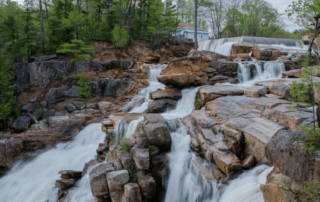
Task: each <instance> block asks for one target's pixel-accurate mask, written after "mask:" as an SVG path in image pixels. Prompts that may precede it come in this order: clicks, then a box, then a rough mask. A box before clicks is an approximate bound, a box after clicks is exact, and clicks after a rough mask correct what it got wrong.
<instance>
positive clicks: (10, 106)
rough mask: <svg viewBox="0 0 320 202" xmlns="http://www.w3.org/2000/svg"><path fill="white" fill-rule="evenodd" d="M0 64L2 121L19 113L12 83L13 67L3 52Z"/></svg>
mask: <svg viewBox="0 0 320 202" xmlns="http://www.w3.org/2000/svg"><path fill="white" fill-rule="evenodd" d="M0 66H1V71H0V89H1V92H0V121H1V122H3V121H5V120H7V119H9V118H13V117H14V116H16V115H17V104H16V102H15V97H14V89H15V85H12V84H11V83H10V81H11V80H12V79H13V78H14V76H12V74H11V73H12V69H13V68H12V65H10V64H9V63H8V61H6V60H5V58H4V55H3V54H1V55H0ZM1 126H2V125H1Z"/></svg>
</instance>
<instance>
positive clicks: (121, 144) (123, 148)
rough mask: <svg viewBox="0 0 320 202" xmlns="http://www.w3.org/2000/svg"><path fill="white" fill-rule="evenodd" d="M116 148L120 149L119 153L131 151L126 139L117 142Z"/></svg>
mask: <svg viewBox="0 0 320 202" xmlns="http://www.w3.org/2000/svg"><path fill="white" fill-rule="evenodd" d="M117 146H119V147H121V150H120V153H123V152H126V151H127V152H129V151H130V149H131V145H130V142H129V140H128V138H125V137H123V138H122V139H121V140H119V141H118V142H117Z"/></svg>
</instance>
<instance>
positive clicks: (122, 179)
mask: <svg viewBox="0 0 320 202" xmlns="http://www.w3.org/2000/svg"><path fill="white" fill-rule="evenodd" d="M107 181H108V187H109V191H110V197H111V200H112V201H113V202H122V198H123V195H124V185H125V184H126V183H127V182H128V181H129V172H128V171H127V170H117V171H112V172H109V173H107Z"/></svg>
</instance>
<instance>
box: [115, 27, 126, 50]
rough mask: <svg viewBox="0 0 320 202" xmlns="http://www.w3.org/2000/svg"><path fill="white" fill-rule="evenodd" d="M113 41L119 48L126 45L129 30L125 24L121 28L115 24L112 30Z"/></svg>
mask: <svg viewBox="0 0 320 202" xmlns="http://www.w3.org/2000/svg"><path fill="white" fill-rule="evenodd" d="M112 42H113V43H115V44H116V46H117V47H118V48H122V47H124V46H126V45H127V44H128V42H129V33H128V30H127V29H126V28H125V27H124V26H122V27H121V29H120V28H119V26H118V25H115V26H114V29H113V30H112Z"/></svg>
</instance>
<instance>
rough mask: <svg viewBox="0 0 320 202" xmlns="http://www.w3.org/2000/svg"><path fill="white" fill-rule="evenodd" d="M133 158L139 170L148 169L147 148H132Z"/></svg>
mask: <svg viewBox="0 0 320 202" xmlns="http://www.w3.org/2000/svg"><path fill="white" fill-rule="evenodd" d="M133 160H134V162H135V164H136V165H137V167H138V168H139V169H140V170H148V169H149V165H150V157H149V149H142V148H134V150H133Z"/></svg>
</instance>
